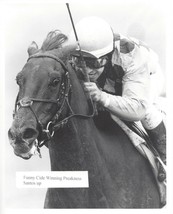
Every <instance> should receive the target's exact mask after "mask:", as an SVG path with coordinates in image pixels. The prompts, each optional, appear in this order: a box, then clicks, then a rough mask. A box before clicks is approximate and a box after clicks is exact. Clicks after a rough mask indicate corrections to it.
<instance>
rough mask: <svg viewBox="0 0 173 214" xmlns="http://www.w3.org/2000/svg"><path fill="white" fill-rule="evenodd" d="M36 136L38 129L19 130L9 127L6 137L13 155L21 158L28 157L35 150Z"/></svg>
mask: <svg viewBox="0 0 173 214" xmlns="http://www.w3.org/2000/svg"><path fill="white" fill-rule="evenodd" d="M37 137H38V131H37V130H35V129H32V128H26V129H23V130H20V131H19V129H14V128H10V129H9V131H8V138H9V141H10V144H11V146H12V147H13V149H14V153H15V155H17V156H19V157H21V158H23V159H29V158H30V157H31V156H32V155H34V154H35V153H36V152H37Z"/></svg>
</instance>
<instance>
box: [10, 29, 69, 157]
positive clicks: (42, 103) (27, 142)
mask: <svg viewBox="0 0 173 214" xmlns="http://www.w3.org/2000/svg"><path fill="white" fill-rule="evenodd" d="M66 40H67V37H66V36H65V35H64V34H62V33H58V34H56V35H55V32H51V33H49V34H48V36H47V38H46V40H45V41H44V43H43V45H42V47H41V49H38V47H37V45H36V43H35V42H33V43H32V45H31V46H30V47H29V48H28V53H29V58H28V61H27V63H26V64H25V66H24V68H23V69H22V71H21V72H19V73H18V74H17V77H16V81H17V84H18V85H19V93H18V96H17V99H16V104H15V111H14V120H13V123H12V126H11V128H10V129H9V132H8V135H9V139H10V143H11V145H12V146H13V148H14V153H15V154H16V155H17V156H20V157H22V158H24V159H29V158H30V157H31V156H32V155H33V154H34V153H35V152H36V151H37V146H38V145H37V144H38V141H41V140H42V138H43V135H45V134H46V132H48V129H49V127H48V126H49V125H50V121H52V120H53V118H54V116H55V115H56V113H57V110H58V109H59V108H60V106H61V105H62V102H63V99H64V96H65V94H66V93H68V89H69V85H68V76H67V75H68V72H67V70H66V66H65V64H64V63H63V61H65V59H64V58H63V57H67V53H69V51H70V50H69V48H70V49H71V48H72V47H69V46H68V47H67V46H66V47H63V45H64V42H66Z"/></svg>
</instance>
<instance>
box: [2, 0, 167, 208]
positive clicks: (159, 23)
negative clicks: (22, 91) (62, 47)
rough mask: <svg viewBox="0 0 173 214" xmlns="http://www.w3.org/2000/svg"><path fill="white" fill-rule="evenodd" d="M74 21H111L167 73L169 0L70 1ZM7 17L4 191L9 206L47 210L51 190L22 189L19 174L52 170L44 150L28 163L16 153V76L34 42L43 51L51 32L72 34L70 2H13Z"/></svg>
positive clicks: (5, 37)
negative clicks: (12, 134)
mask: <svg viewBox="0 0 173 214" xmlns="http://www.w3.org/2000/svg"><path fill="white" fill-rule="evenodd" d="M70 8H71V12H72V16H73V19H74V22H75V23H76V22H77V21H79V20H80V19H81V18H83V17H85V16H92V15H95V16H99V17H102V18H104V19H105V20H106V21H108V22H109V23H110V25H111V26H112V28H113V29H114V31H115V32H116V31H117V32H119V33H121V34H123V35H128V36H133V37H136V38H138V39H140V40H143V41H144V42H146V43H147V44H148V45H149V46H150V47H151V48H152V49H153V50H154V51H155V52H156V53H157V54H158V55H159V58H160V65H161V67H162V69H163V72H164V73H165V70H166V56H165V55H166V13H167V11H166V1H154V0H153V1H152V0H150V1H148V0H141V1H137V0H129V1H125V0H124V1H123V0H121V1H120V0H114V1H111V2H109V1H105V2H103V3H101V2H100V3H98V2H95V1H92V3H91V2H89V3H88V4H87V3H84V2H83V1H81V3H70ZM4 9H5V12H4V14H3V16H4V18H3V24H4V29H3V34H4V40H5V43H4V54H5V102H6V103H5V108H6V109H5V121H6V124H5V139H4V141H3V145H4V150H3V151H4V152H3V154H4V155H3V160H4V164H5V167H4V170H5V171H4V176H5V178H4V188H5V193H4V194H5V195H4V196H5V202H6V207H8V208H42V207H43V204H44V198H45V193H46V189H17V188H16V180H15V176H16V175H15V173H16V171H47V170H50V161H49V154H48V150H47V149H46V148H42V149H41V152H42V156H43V158H42V159H40V158H39V157H38V156H34V157H32V158H31V159H30V160H28V161H26V160H23V159H21V158H18V157H17V156H15V155H14V154H13V149H12V148H11V146H10V145H9V142H8V138H7V131H8V129H9V127H10V126H11V123H12V113H13V109H14V103H15V98H16V95H17V92H18V86H17V84H16V82H15V77H16V74H17V73H18V72H19V71H21V69H22V68H23V66H24V64H25V63H26V60H27V58H28V55H27V48H28V46H29V45H30V43H31V42H32V41H35V42H36V43H37V44H38V46H39V47H40V46H41V44H42V42H43V40H44V39H45V38H46V35H47V34H48V32H49V31H52V30H55V29H60V30H61V31H62V32H63V33H65V34H68V33H69V32H70V31H71V30H72V26H71V22H70V18H69V15H68V12H67V8H66V5H65V3H51V1H50V2H48V1H47V2H43V3H37V2H34V3H7V4H6V5H5V7H4Z"/></svg>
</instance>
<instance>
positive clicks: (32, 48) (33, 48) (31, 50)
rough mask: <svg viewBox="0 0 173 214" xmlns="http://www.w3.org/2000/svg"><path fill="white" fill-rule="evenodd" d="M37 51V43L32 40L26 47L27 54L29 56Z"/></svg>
mask: <svg viewBox="0 0 173 214" xmlns="http://www.w3.org/2000/svg"><path fill="white" fill-rule="evenodd" d="M37 52H38V45H37V43H36V42H34V41H33V42H32V43H31V44H30V46H29V47H28V54H29V56H31V55H33V54H35V53H37Z"/></svg>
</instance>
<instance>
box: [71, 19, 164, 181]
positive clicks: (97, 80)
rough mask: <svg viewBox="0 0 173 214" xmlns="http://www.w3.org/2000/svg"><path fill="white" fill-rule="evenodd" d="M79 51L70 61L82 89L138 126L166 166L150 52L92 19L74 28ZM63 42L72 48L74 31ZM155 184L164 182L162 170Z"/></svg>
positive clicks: (157, 78)
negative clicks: (85, 78) (82, 78)
mask: <svg viewBox="0 0 173 214" xmlns="http://www.w3.org/2000/svg"><path fill="white" fill-rule="evenodd" d="M75 28H76V32H77V36H78V39H79V44H80V50H79V47H78V46H76V49H75V50H74V51H73V52H72V62H73V64H74V66H75V68H76V69H81V68H82V65H81V60H80V59H81V58H80V51H81V52H82V56H83V58H84V60H85V64H86V72H87V73H88V75H89V78H90V82H85V83H84V85H85V90H86V91H87V92H88V93H89V94H90V95H91V97H92V99H93V100H94V101H96V102H97V103H99V104H100V105H101V106H102V107H104V108H105V109H106V110H107V111H109V112H110V113H111V114H113V115H116V116H117V117H119V118H120V119H122V120H125V121H141V123H142V125H143V127H144V128H145V130H146V131H147V133H148V135H149V136H150V138H151V140H152V142H153V146H154V147H155V148H156V150H157V151H158V153H159V155H160V157H161V159H162V161H163V162H164V163H166V128H165V124H164V122H163V113H162V112H161V111H160V110H159V108H157V106H156V104H155V101H156V99H157V98H158V96H159V95H160V93H161V92H162V89H163V79H164V78H163V76H162V72H161V68H160V66H159V63H158V57H157V55H156V53H155V52H154V51H153V50H151V49H150V48H149V47H148V46H147V45H146V44H144V43H143V42H141V41H139V40H137V39H135V38H129V37H124V36H122V35H120V34H117V33H114V32H113V30H112V28H111V27H110V25H109V24H108V23H107V22H106V21H104V20H102V19H101V18H98V17H86V18H84V19H82V20H81V21H79V22H78V23H77V24H76V26H75ZM69 42H70V43H73V44H74V43H75V42H76V39H75V35H74V32H71V33H70V34H69ZM160 168H161V169H160V170H159V180H160V181H163V180H164V179H165V174H164V173H163V170H162V167H160Z"/></svg>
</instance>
